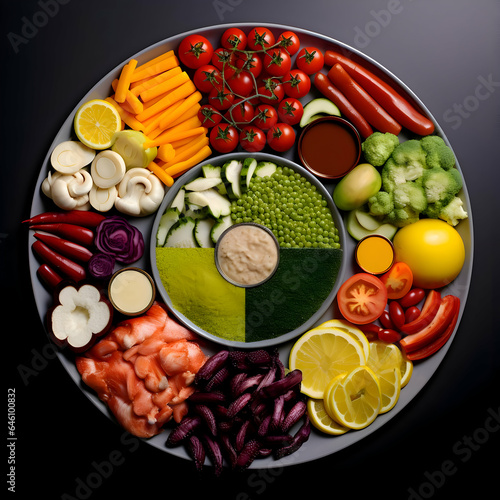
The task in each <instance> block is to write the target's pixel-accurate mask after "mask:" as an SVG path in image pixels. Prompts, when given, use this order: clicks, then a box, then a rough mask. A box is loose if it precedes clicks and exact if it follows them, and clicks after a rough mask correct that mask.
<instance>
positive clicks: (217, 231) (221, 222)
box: [210, 215, 233, 244]
mask: <svg viewBox="0 0 500 500" xmlns="http://www.w3.org/2000/svg"><path fill="white" fill-rule="evenodd" d="M232 225H233V219H231V216H230V215H226V216H225V217H222V218H220V219H218V220H217V221H216V222H215V224H214V225H213V227H212V230H211V231H210V238H211V239H212V241H213V243H214V244H215V243H217V240H218V239H219V237H220V235H221V234H222V233H223V232H224V231H225V230H226V229H227V228H228V227H231V226H232Z"/></svg>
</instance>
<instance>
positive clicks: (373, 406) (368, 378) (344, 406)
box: [325, 366, 382, 430]
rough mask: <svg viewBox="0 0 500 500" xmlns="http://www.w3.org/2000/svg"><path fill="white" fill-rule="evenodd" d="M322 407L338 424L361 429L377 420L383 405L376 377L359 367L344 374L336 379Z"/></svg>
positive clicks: (365, 368) (366, 368) (370, 371)
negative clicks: (329, 412)
mask: <svg viewBox="0 0 500 500" xmlns="http://www.w3.org/2000/svg"><path fill="white" fill-rule="evenodd" d="M325 406H327V408H328V409H329V410H330V411H331V416H332V418H333V419H334V420H335V421H336V422H337V423H339V424H340V425H343V426H344V427H348V428H350V429H357V430H358V429H364V428H365V427H367V426H368V425H370V424H371V423H372V422H373V421H374V420H375V419H376V418H377V415H378V414H379V412H380V408H381V406H382V394H381V390H380V384H379V380H378V377H377V375H375V373H374V372H373V370H371V369H370V368H368V367H367V366H358V367H357V368H354V370H351V371H350V372H349V373H347V375H345V376H343V377H342V376H339V377H336V378H335V381H334V383H333V384H332V385H331V387H330V390H329V391H328V403H327V405H325Z"/></svg>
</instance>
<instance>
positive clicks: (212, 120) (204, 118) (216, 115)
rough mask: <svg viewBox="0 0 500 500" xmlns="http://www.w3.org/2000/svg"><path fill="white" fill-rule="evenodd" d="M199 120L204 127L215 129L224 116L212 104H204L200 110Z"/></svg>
mask: <svg viewBox="0 0 500 500" xmlns="http://www.w3.org/2000/svg"><path fill="white" fill-rule="evenodd" d="M198 119H199V120H200V122H201V124H202V126H203V127H207V128H210V127H214V126H215V125H218V124H219V123H220V121H221V120H222V115H221V114H220V112H219V111H217V110H216V109H215V108H214V107H213V106H211V105H210V104H204V105H203V106H201V108H200V109H199V110H198Z"/></svg>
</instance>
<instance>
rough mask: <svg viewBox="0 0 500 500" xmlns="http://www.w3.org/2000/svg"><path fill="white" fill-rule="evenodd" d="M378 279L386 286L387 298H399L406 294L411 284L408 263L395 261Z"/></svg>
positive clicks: (411, 274) (411, 277) (411, 275)
mask: <svg viewBox="0 0 500 500" xmlns="http://www.w3.org/2000/svg"><path fill="white" fill-rule="evenodd" d="M380 279H381V280H382V283H384V285H385V286H386V288H387V297H389V299H391V300H393V299H400V298H401V297H403V296H404V295H406V294H407V293H408V292H409V290H410V288H411V286H412V284H413V273H412V272H411V269H410V267H409V266H408V264H406V263H404V262H395V263H394V264H393V265H392V267H391V268H390V269H389V271H387V272H386V273H385V274H383V275H382V276H381V277H380Z"/></svg>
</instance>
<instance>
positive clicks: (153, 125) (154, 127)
mask: <svg viewBox="0 0 500 500" xmlns="http://www.w3.org/2000/svg"><path fill="white" fill-rule="evenodd" d="M181 104H182V101H177V102H176V103H174V104H172V106H169V107H168V108H167V109H166V110H164V111H160V112H159V113H156V115H154V116H152V117H151V118H148V119H147V120H144V125H145V126H146V132H145V133H146V135H148V136H150V137H152V138H154V137H157V136H158V135H160V134H161V133H162V132H163V129H161V128H159V124H160V121H161V119H162V118H163V116H164V115H165V113H170V112H172V111H173V110H174V109H176V108H178V107H179V106H180V105H181ZM153 131H155V133H154V134H153Z"/></svg>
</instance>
